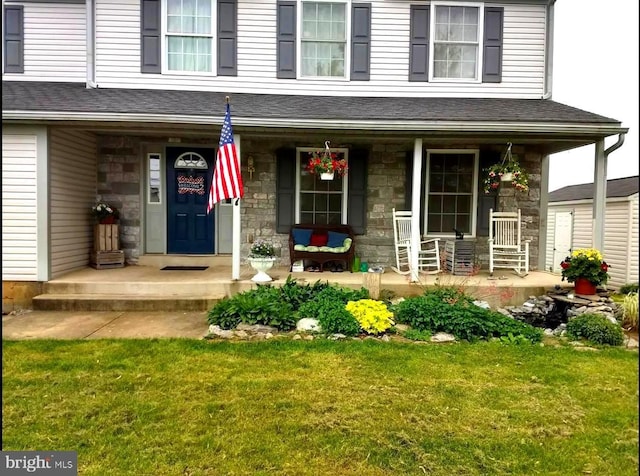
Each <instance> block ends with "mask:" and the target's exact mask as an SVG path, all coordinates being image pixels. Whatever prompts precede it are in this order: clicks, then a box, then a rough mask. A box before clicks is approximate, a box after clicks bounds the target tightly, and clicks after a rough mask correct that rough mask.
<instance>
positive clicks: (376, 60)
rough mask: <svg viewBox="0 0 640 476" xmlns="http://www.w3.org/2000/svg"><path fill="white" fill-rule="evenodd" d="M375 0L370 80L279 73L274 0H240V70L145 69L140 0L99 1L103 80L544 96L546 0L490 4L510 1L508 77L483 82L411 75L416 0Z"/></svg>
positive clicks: (295, 90)
mask: <svg viewBox="0 0 640 476" xmlns="http://www.w3.org/2000/svg"><path fill="white" fill-rule="evenodd" d="M371 3H372V10H371V74H370V80H369V81H348V80H345V79H329V78H321V79H317V78H302V79H290V80H288V79H287V80H284V79H277V78H276V2H275V1H273V0H252V1H249V0H238V32H237V34H238V36H237V38H238V40H237V41H238V58H237V61H238V76H237V77H228V76H217V77H212V76H211V75H210V74H196V73H189V74H178V73H172V74H142V73H141V72H140V2H139V0H96V35H97V41H96V82H97V83H98V85H99V86H101V87H130V88H150V89H194V90H201V91H220V90H224V91H227V92H229V93H233V92H238V93H241V92H244V93H259V94H269V93H272V94H309V95H325V94H332V95H344V96H346V95H352V96H377V97H384V96H387V97H389V96H410V97H509V98H540V97H541V96H542V95H543V94H544V77H545V74H544V72H545V71H544V69H545V29H546V10H545V8H546V7H545V5H542V4H540V5H525V4H499V3H495V4H491V3H485V4H484V6H485V8H486V7H488V6H501V7H504V47H503V68H502V82H500V83H478V82H464V81H458V82H446V81H440V82H409V81H408V71H409V20H410V18H409V7H410V5H411V3H412V2H410V1H404V0H394V1H389V0H374V1H372V2H371ZM299 6H300V5H299ZM298 35H300V31H298ZM298 73H300V71H298ZM347 76H348V74H347Z"/></svg>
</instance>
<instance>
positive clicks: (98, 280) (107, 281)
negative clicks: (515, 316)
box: [33, 263, 570, 311]
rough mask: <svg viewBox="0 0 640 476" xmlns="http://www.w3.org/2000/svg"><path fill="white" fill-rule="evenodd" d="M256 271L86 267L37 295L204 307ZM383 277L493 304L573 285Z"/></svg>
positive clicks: (134, 305) (62, 304)
mask: <svg viewBox="0 0 640 476" xmlns="http://www.w3.org/2000/svg"><path fill="white" fill-rule="evenodd" d="M254 274H255V271H254V270H253V269H251V267H250V266H249V265H248V264H244V265H242V266H241V269H240V279H239V280H232V279H231V266H230V265H229V264H226V263H225V264H220V263H215V264H212V266H209V268H207V269H206V270H203V271H163V270H161V269H160V266H149V265H135V266H125V267H124V268H114V269H100V270H97V269H94V268H86V269H82V270H78V271H74V272H71V273H68V274H66V275H64V276H62V277H60V278H56V279H53V280H51V281H49V282H48V283H46V284H45V292H44V294H42V295H40V296H36V297H35V298H34V299H33V308H34V309H35V310H78V311H81V310H97V311H98V310H99V311H153V310H172V311H173V310H182V311H203V310H208V309H210V308H211V307H212V306H213V305H214V304H215V303H216V302H217V301H218V300H220V299H222V298H223V297H225V296H232V295H234V294H236V293H239V292H243V291H246V290H249V289H252V288H254V287H256V283H254V282H253V281H251V277H252V276H253V275H254ZM268 274H269V275H270V276H271V277H272V278H273V281H272V282H271V283H270V284H272V285H274V286H280V285H283V284H284V283H285V282H286V280H287V278H288V277H289V276H291V277H292V278H295V279H296V280H297V281H298V282H299V283H301V284H304V283H309V284H313V283H315V282H316V281H318V280H320V281H328V282H330V283H335V284H338V285H341V286H346V287H350V288H354V289H359V288H360V287H362V286H364V287H367V288H370V282H368V281H367V280H370V279H373V277H372V276H371V274H373V273H350V272H346V271H345V272H340V273H338V272H331V271H325V272H323V273H319V272H308V271H303V272H297V273H291V272H289V267H288V266H276V267H274V268H272V269H271V270H269V272H268ZM378 276H379V278H380V284H379V289H381V290H390V291H393V292H394V293H395V295H396V296H415V295H419V294H422V293H423V292H424V287H425V286H433V285H436V284H439V285H445V286H463V287H464V288H465V289H466V290H467V292H468V293H469V294H471V295H473V296H475V297H477V298H478V299H482V300H486V301H488V302H489V303H490V304H491V305H492V306H497V305H507V304H521V303H522V302H524V301H525V300H526V299H527V298H528V297H529V296H531V295H540V294H544V293H545V292H546V291H548V290H549V289H551V288H553V287H554V286H556V285H558V286H562V287H565V286H570V285H569V284H568V283H566V282H562V281H561V277H560V276H559V275H555V274H551V273H549V272H545V271H532V272H530V273H529V274H528V275H527V276H525V277H519V276H517V275H516V274H515V273H513V272H512V271H510V270H496V272H495V273H494V277H490V276H489V274H488V272H483V271H481V272H480V273H479V274H477V275H475V276H454V275H451V274H447V273H440V274H438V275H420V281H419V282H417V283H412V282H410V280H409V276H406V275H400V274H397V273H395V272H394V271H392V270H391V269H389V268H387V269H386V270H385V272H384V273H382V274H380V275H378Z"/></svg>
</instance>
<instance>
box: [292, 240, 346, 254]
mask: <svg viewBox="0 0 640 476" xmlns="http://www.w3.org/2000/svg"><path fill="white" fill-rule="evenodd" d="M351 242H352V240H351V238H348V237H347V238H345V239H344V241H343V242H342V243H341V245H342V246H302V245H295V246H294V247H293V249H294V250H296V251H307V252H309V253H317V252H321V253H346V252H347V251H349V248H351Z"/></svg>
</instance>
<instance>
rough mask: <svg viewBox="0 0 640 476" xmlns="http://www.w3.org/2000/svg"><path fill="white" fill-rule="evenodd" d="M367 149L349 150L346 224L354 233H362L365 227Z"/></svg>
mask: <svg viewBox="0 0 640 476" xmlns="http://www.w3.org/2000/svg"><path fill="white" fill-rule="evenodd" d="M368 158H369V151H368V150H366V149H353V150H350V151H349V193H348V203H347V224H348V225H350V226H351V228H352V229H353V233H354V234H356V235H364V233H365V230H366V228H367V175H368V172H367V162H368Z"/></svg>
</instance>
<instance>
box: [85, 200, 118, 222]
mask: <svg viewBox="0 0 640 476" xmlns="http://www.w3.org/2000/svg"><path fill="white" fill-rule="evenodd" d="M91 215H92V216H93V217H94V218H95V219H96V220H98V223H100V224H101V225H109V224H113V223H115V222H116V220H117V219H118V218H120V212H119V211H118V209H117V208H116V207H113V206H111V205H109V204H108V203H104V202H99V203H96V204H95V205H94V206H93V207H91Z"/></svg>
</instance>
